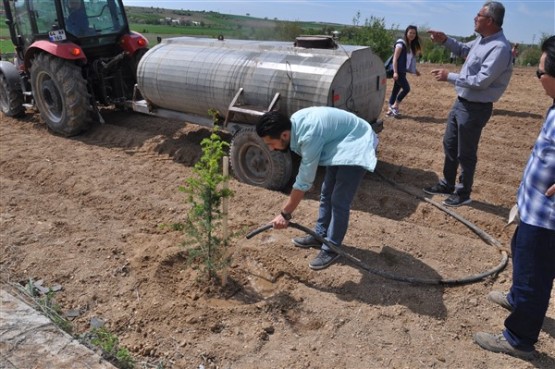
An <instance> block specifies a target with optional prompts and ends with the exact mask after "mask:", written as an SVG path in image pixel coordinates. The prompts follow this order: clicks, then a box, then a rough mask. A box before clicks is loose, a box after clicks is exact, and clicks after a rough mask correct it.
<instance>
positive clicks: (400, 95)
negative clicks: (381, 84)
mask: <svg viewBox="0 0 555 369" xmlns="http://www.w3.org/2000/svg"><path fill="white" fill-rule="evenodd" d="M409 92H410V85H409V81H408V80H407V74H406V73H399V78H397V81H395V83H394V84H393V89H392V90H391V96H390V97H389V105H393V104H395V101H399V102H401V101H403V99H404V98H405V97H406V96H407V95H408V94H409Z"/></svg>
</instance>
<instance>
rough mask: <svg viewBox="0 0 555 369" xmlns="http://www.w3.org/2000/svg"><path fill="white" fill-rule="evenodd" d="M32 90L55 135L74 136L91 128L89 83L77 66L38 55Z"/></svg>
mask: <svg viewBox="0 0 555 369" xmlns="http://www.w3.org/2000/svg"><path fill="white" fill-rule="evenodd" d="M31 87H32V89H33V97H34V98H35V103H36V105H37V108H38V110H39V112H40V115H41V116H42V119H44V121H45V122H46V125H47V126H48V127H49V128H50V129H51V130H52V131H54V132H55V133H58V134H61V135H63V136H74V135H77V134H79V133H81V132H82V131H84V130H86V129H87V128H88V127H89V125H90V123H91V117H92V116H93V115H92V106H91V104H90V96H89V93H88V91H87V82H86V81H85V79H84V78H83V76H82V75H81V68H79V67H78V66H77V65H75V64H73V63H72V62H70V61H67V60H64V59H60V58H57V57H55V56H52V55H50V54H46V53H42V54H39V55H37V57H36V58H35V60H34V61H33V64H32V66H31Z"/></svg>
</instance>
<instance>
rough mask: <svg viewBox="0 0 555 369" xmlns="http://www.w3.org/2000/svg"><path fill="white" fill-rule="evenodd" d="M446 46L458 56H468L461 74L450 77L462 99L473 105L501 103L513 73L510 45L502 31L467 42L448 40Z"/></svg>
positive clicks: (451, 74)
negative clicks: (499, 101)
mask: <svg viewBox="0 0 555 369" xmlns="http://www.w3.org/2000/svg"><path fill="white" fill-rule="evenodd" d="M443 45H444V46H445V47H446V48H448V49H449V50H451V51H452V52H453V53H454V54H455V55H458V56H461V57H466V61H465V62H464V64H463V66H462V68H461V70H460V72H459V73H449V75H448V77H447V81H449V82H450V83H452V84H454V85H455V91H457V94H458V95H459V96H460V97H462V98H464V99H467V100H468V101H473V102H495V101H497V100H499V98H500V97H501V95H502V94H503V92H505V89H507V86H508V85H509V81H510V79H511V75H512V73H513V63H512V60H513V57H512V53H511V44H510V43H509V41H507V39H506V38H505V35H504V34H503V31H502V30H501V31H499V32H497V33H496V34H493V35H491V36H488V37H482V36H478V37H477V38H476V39H475V40H473V41H470V42H468V43H462V42H459V41H457V40H455V39H453V38H451V37H448V38H447V40H446V41H445V43H444V44H443Z"/></svg>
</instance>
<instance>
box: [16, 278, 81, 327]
mask: <svg viewBox="0 0 555 369" xmlns="http://www.w3.org/2000/svg"><path fill="white" fill-rule="evenodd" d="M19 289H20V290H22V292H24V293H25V294H26V295H27V296H29V297H30V298H31V299H32V300H33V301H34V302H35V305H36V307H37V308H38V309H39V310H40V311H41V312H42V313H43V314H44V315H46V317H47V318H49V319H50V320H51V321H52V322H53V323H54V324H55V325H57V326H58V327H59V328H60V329H62V330H63V331H65V332H66V333H69V334H72V332H73V326H72V325H71V322H69V321H68V320H67V319H65V318H64V317H63V313H62V309H61V308H60V306H59V305H58V304H57V303H56V301H55V300H54V294H55V292H54V291H52V290H51V289H48V292H46V293H44V294H43V295H42V296H41V293H40V292H39V289H38V288H37V287H35V283H34V281H33V280H32V279H29V281H28V282H27V284H26V285H25V288H21V287H20V288H19Z"/></svg>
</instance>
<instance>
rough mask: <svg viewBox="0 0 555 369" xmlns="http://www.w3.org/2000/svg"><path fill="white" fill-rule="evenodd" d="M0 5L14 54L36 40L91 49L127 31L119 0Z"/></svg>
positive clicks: (7, 0) (12, 0) (27, 0)
mask: <svg viewBox="0 0 555 369" xmlns="http://www.w3.org/2000/svg"><path fill="white" fill-rule="evenodd" d="M4 7H5V9H6V15H7V18H8V25H9V27H10V34H11V37H12V41H13V43H14V45H15V46H16V48H17V51H18V54H20V53H23V52H25V50H27V49H28V48H29V46H31V45H32V44H33V43H34V42H36V41H39V40H49V41H51V42H55V43H61V42H67V41H69V42H74V43H75V44H77V45H79V46H81V47H82V48H83V49H84V50H87V49H90V50H91V51H94V49H98V48H99V47H103V46H109V45H115V44H116V43H117V42H116V41H117V39H119V38H120V37H121V36H122V35H125V34H129V25H128V24H127V20H126V17H125V10H124V7H123V3H122V1H121V0H55V1H52V0H4ZM113 52H116V50H113ZM19 56H20V57H21V59H23V55H21V54H20V55H19Z"/></svg>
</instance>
